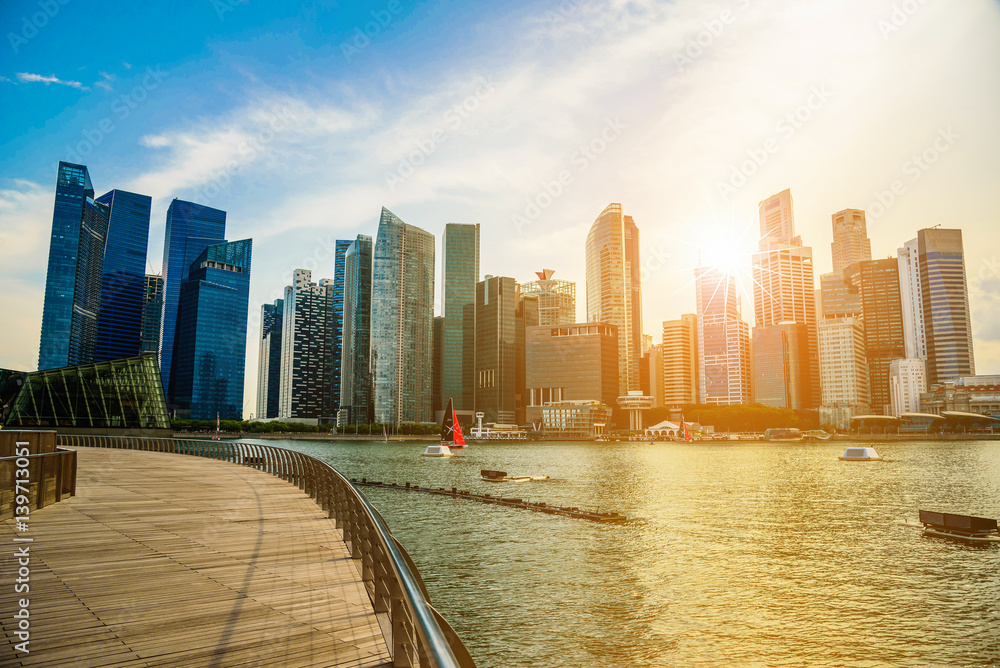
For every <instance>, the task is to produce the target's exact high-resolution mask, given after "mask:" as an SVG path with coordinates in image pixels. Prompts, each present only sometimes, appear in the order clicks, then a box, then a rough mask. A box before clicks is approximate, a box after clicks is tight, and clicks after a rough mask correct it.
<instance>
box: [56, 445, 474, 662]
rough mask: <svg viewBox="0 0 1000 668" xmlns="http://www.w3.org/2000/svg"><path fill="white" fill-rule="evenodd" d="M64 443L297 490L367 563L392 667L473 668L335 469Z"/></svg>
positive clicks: (170, 449)
mask: <svg viewBox="0 0 1000 668" xmlns="http://www.w3.org/2000/svg"><path fill="white" fill-rule="evenodd" d="M59 444H60V445H62V446H78V447H98V448H117V449H125V450H143V451H148V452H166V453H175V454H186V455H193V456H197V457H207V458H210V459H218V460H221V461H226V462H232V463H234V464H241V465H243V466H249V467H251V468H254V469H257V470H259V471H264V472H266V473H270V474H272V475H275V476H277V477H279V478H281V479H282V480H286V481H288V482H290V483H292V484H293V485H296V486H298V487H299V489H301V490H302V491H303V492H305V493H306V494H308V495H309V496H310V497H312V498H313V499H315V500H316V503H317V504H318V505H319V506H320V507H321V508H322V509H323V510H325V511H327V513H328V517H330V518H331V519H334V520H335V521H336V526H337V527H338V528H339V529H341V531H343V534H344V542H345V543H346V544H347V545H348V546H349V547H350V551H351V556H352V557H353V558H354V559H358V560H359V561H360V562H361V577H362V580H363V581H364V583H365V587H366V589H367V590H368V594H369V597H370V598H371V601H372V606H373V607H374V609H375V615H376V617H377V618H378V620H379V625H380V626H381V628H382V634H383V636H384V637H385V640H386V645H387V646H388V648H389V652H390V654H391V656H392V665H393V666H406V667H411V668H416V667H418V666H419V667H421V668H475V663H474V662H473V660H472V657H471V656H470V655H469V652H468V650H467V649H466V648H465V645H464V644H463V643H462V641H461V639H460V638H459V637H458V635H457V634H456V633H455V631H454V630H453V629H452V628H451V626H450V625H449V624H448V622H447V621H445V619H444V618H443V617H441V615H440V614H439V613H438V612H437V611H436V610H435V609H434V608H433V607H432V606H431V604H430V600H429V597H428V595H427V589H426V587H425V586H424V583H423V580H422V579H421V578H420V574H419V573H418V572H417V569H416V567H415V566H414V565H413V562H412V560H411V559H410V557H409V555H408V554H407V553H406V550H404V549H403V547H402V546H401V545H400V544H399V542H398V541H396V539H395V538H394V537H393V535H392V533H390V531H389V528H388V527H387V526H386V524H385V521H384V520H383V519H382V516H381V515H380V514H379V512H378V511H377V510H376V509H375V507H374V506H373V505H372V504H371V503H370V502H369V501H368V499H366V498H365V496H364V494H362V493H361V492H360V491H359V490H358V489H357V488H355V487H354V485H352V484H351V482H350V481H349V480H348V479H347V478H345V477H344V476H343V475H342V474H341V473H340V472H339V471H337V470H336V469H334V468H333V467H332V466H330V465H329V464H326V463H325V462H322V461H320V460H318V459H315V458H314V457H310V456H309V455H305V454H302V453H300V452H296V451H294V450H286V449H284V448H276V447H272V446H269V445H256V444H252V443H239V442H232V441H211V440H198V439H190V440H183V439H170V438H139V437H127V436H72V435H65V434H60V435H59Z"/></svg>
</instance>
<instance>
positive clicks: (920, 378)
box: [889, 358, 927, 417]
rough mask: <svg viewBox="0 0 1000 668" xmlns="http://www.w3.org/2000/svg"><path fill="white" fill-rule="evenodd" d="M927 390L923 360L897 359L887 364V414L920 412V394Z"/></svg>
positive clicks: (896, 414) (897, 414) (897, 415)
mask: <svg viewBox="0 0 1000 668" xmlns="http://www.w3.org/2000/svg"><path fill="white" fill-rule="evenodd" d="M926 391H927V372H926V370H925V368H924V360H922V359H920V358H916V359H908V358H906V359H898V360H893V361H892V362H891V363H890V364H889V403H890V409H889V415H894V416H896V417H899V416H900V415H902V414H903V413H919V412H920V395H921V394H923V393H924V392H926Z"/></svg>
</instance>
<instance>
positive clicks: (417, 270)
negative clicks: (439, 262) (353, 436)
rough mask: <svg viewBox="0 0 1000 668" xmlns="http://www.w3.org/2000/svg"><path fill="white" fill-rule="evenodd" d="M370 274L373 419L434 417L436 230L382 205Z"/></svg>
mask: <svg viewBox="0 0 1000 668" xmlns="http://www.w3.org/2000/svg"><path fill="white" fill-rule="evenodd" d="M372 273H373V280H372V374H373V376H374V386H375V402H374V403H375V419H376V421H378V422H380V423H383V424H394V425H397V426H398V425H400V424H402V423H404V422H429V421H431V420H433V387H432V386H431V385H432V381H433V357H434V350H433V346H434V344H433V332H434V235H433V234H430V233H429V232H426V231H424V230H422V229H420V228H419V227H414V226H413V225H407V224H406V223H404V222H403V221H402V220H400V219H399V218H398V217H397V216H396V215H395V214H393V213H392V212H391V211H389V210H388V209H386V208H384V207H383V209H382V215H381V217H380V219H379V226H378V237H377V239H376V241H375V254H374V261H373V271H372Z"/></svg>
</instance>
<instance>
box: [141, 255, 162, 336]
mask: <svg viewBox="0 0 1000 668" xmlns="http://www.w3.org/2000/svg"><path fill="white" fill-rule="evenodd" d="M145 277H146V280H145V284H146V285H145V292H144V293H143V300H142V346H141V347H142V353H143V354H146V353H152V354H154V355H156V354H158V353H159V351H160V318H161V317H162V316H163V277H162V276H159V275H158V274H146V275H145Z"/></svg>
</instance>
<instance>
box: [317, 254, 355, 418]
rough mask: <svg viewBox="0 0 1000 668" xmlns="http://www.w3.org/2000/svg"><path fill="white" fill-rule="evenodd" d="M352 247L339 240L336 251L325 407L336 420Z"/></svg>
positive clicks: (327, 413) (328, 413)
mask: <svg viewBox="0 0 1000 668" xmlns="http://www.w3.org/2000/svg"><path fill="white" fill-rule="evenodd" d="M350 245H351V241H350V240H346V241H345V240H341V239H338V240H337V245H336V247H335V250H334V262H333V294H332V302H331V309H332V313H331V317H332V320H331V322H330V329H329V331H328V336H329V337H330V344H329V351H328V352H329V354H328V355H327V356H326V358H325V361H326V369H325V370H324V373H325V374H326V375H327V377H328V378H330V393H329V395H328V396H326V397H324V406H323V413H324V415H326V416H329V417H332V418H334V419H336V416H337V413H338V411H339V410H340V395H341V391H340V386H341V382H342V381H341V372H342V369H343V364H344V362H343V353H344V271H345V255H346V253H347V249H348V247H349V246H350Z"/></svg>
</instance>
